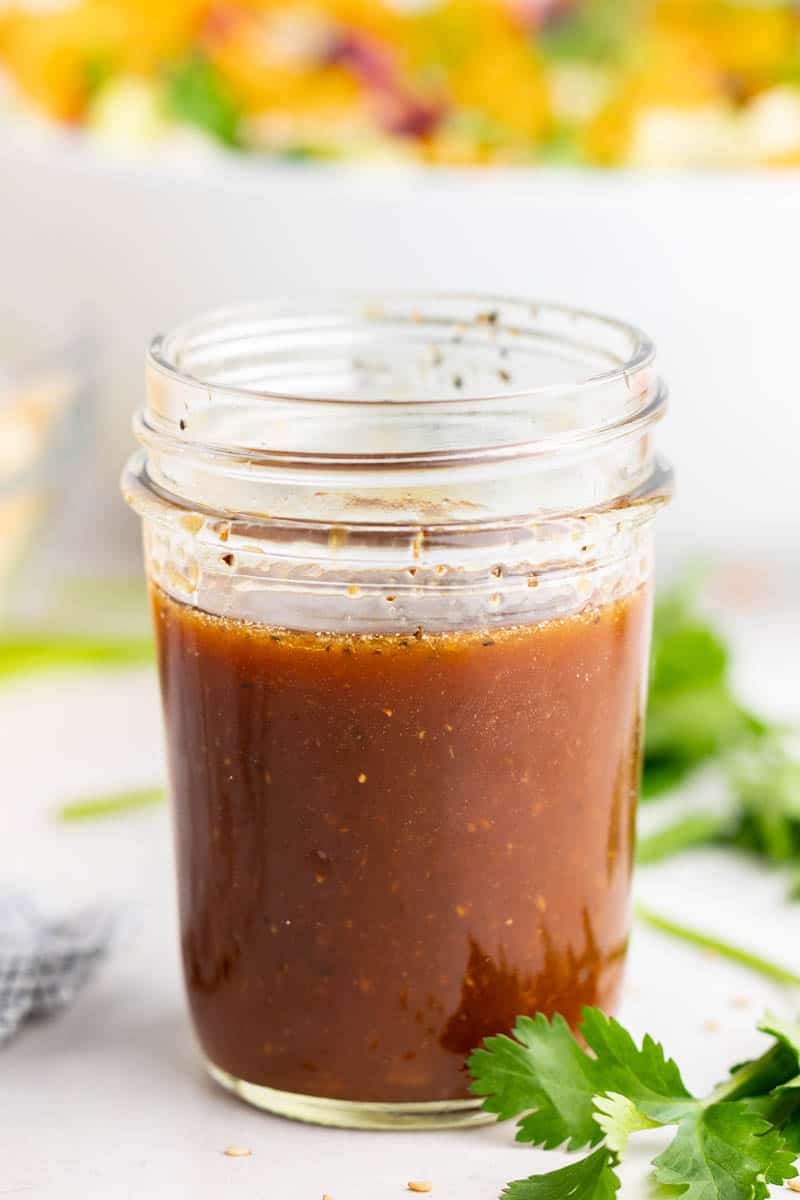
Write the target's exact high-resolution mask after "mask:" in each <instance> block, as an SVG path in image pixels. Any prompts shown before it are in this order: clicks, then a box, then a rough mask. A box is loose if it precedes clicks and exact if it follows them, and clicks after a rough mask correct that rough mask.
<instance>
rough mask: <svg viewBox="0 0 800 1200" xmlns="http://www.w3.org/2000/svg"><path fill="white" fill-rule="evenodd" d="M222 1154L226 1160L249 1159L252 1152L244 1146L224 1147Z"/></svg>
mask: <svg viewBox="0 0 800 1200" xmlns="http://www.w3.org/2000/svg"><path fill="white" fill-rule="evenodd" d="M222 1153H223V1154H225V1155H226V1156H227V1157H228V1158H249V1157H250V1155H251V1154H252V1153H253V1151H252V1150H248V1149H247V1147H246V1146H226V1147H225V1149H224V1150H223V1151H222Z"/></svg>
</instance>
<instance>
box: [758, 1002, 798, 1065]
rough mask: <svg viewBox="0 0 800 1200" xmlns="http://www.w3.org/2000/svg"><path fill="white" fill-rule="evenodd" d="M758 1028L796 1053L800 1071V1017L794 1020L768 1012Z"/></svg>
mask: <svg viewBox="0 0 800 1200" xmlns="http://www.w3.org/2000/svg"><path fill="white" fill-rule="evenodd" d="M758 1028H759V1029H760V1030H761V1032H762V1033H769V1034H770V1035H771V1036H772V1037H774V1038H777V1040H778V1041H779V1042H782V1043H783V1044H784V1046H788V1047H789V1049H790V1050H792V1051H794V1053H795V1054H796V1056H797V1063H798V1070H800V1017H798V1018H795V1019H794V1020H792V1019H786V1018H784V1017H778V1016H776V1015H775V1013H771V1012H768V1013H765V1014H764V1018H763V1020H762V1021H760V1022H759V1025H758Z"/></svg>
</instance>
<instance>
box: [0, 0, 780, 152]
mask: <svg viewBox="0 0 800 1200" xmlns="http://www.w3.org/2000/svg"><path fill="white" fill-rule="evenodd" d="M0 69H2V71H3V72H4V79H3V81H2V83H3V86H2V87H0V95H2V96H3V100H2V107H3V109H4V111H5V113H6V115H7V118H8V119H9V120H15V119H17V120H24V119H30V117H31V116H34V115H35V114H38V115H40V116H43V117H44V118H45V119H48V120H52V121H56V122H60V123H62V124H64V125H68V126H77V127H81V128H83V129H85V130H87V131H89V132H90V133H91V134H92V135H94V136H96V137H98V138H100V139H103V140H105V141H108V142H111V143H116V144H117V145H121V146H124V147H126V148H131V147H136V146H138V147H146V148H149V147H153V146H156V145H158V146H163V147H165V148H167V149H168V150H170V151H171V150H173V149H174V150H176V151H177V149H178V148H179V147H189V148H191V149H196V148H208V147H212V146H220V147H225V148H227V149H229V150H233V151H238V152H249V153H252V154H265V155H271V156H278V157H283V158H288V159H305V158H311V159H317V158H323V159H331V158H332V159H339V158H356V159H362V158H367V159H389V160H392V159H400V160H403V159H410V160H423V161H426V162H432V163H467V164H470V163H477V164H480V163H531V162H538V163H551V164H552V163H564V164H586V163H588V164H595V165H607V166H615V165H633V166H685V165H689V166H731V165H742V164H753V165H765V166H768V165H790V164H797V163H800V6H798V5H797V4H796V3H795V2H785V0H784V2H779V0H435V2H434V3H432V4H431V3H428V4H423V5H420V4H419V3H414V4H413V5H409V4H405V5H404V6H402V7H399V6H398V7H394V6H390V5H388V4H383V3H380V2H378V0H306V2H301V3H291V2H286V0H170V3H168V4H164V3H163V2H162V0H77V2H72V3H69V2H67V3H66V4H62V5H60V6H57V7H53V6H51V5H46V6H35V7H33V6H30V5H23V4H20V5H18V6H17V7H14V6H12V7H10V8H9V7H5V8H4V9H3V10H2V12H1V13H0Z"/></svg>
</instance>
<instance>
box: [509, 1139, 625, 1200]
mask: <svg viewBox="0 0 800 1200" xmlns="http://www.w3.org/2000/svg"><path fill="white" fill-rule="evenodd" d="M614 1162H615V1159H614V1155H613V1154H612V1153H611V1152H610V1151H609V1150H607V1149H606V1148H605V1146H601V1147H600V1149H599V1150H595V1151H594V1153H593V1154H589V1155H588V1156H587V1157H586V1158H582V1159H581V1160H580V1161H579V1162H576V1163H570V1165H569V1166H568V1167H562V1168H561V1169H560V1170H558V1171H550V1172H549V1174H547V1175H531V1176H530V1178H529V1179H517V1180H515V1182H514V1183H510V1184H509V1185H508V1187H507V1188H506V1189H505V1191H504V1192H503V1195H502V1197H501V1200H614V1197H615V1196H616V1194H617V1190H618V1189H619V1178H618V1176H617V1173H616V1171H615V1170H614Z"/></svg>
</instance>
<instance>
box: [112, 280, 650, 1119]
mask: <svg viewBox="0 0 800 1200" xmlns="http://www.w3.org/2000/svg"><path fill="white" fill-rule="evenodd" d="M652 364H653V348H652V346H651V344H650V343H649V341H648V340H647V338H645V337H644V336H643V335H642V334H641V333H639V332H638V331H637V330H635V329H633V328H630V327H628V326H625V325H622V324H620V323H618V322H615V321H612V320H608V319H605V318H603V317H599V316H595V315H592V314H586V313H582V312H575V311H571V310H568V309H565V308H560V307H557V306H552V305H544V304H530V303H528V302H524V301H519V300H508V299H504V298H492V297H474V296H425V295H423V296H418V297H400V298H398V297H392V296H388V297H381V296H369V297H366V298H360V299H352V298H348V299H342V300H332V301H318V302H316V304H315V303H311V302H308V303H303V302H292V301H289V302H285V303H280V302H276V303H273V304H268V305H264V306H259V307H251V308H244V309H239V310H233V311H227V312H222V313H219V314H215V315H212V316H209V317H206V318H203V319H200V320H198V321H196V322H193V323H190V324H188V325H186V326H184V327H183V328H180V329H178V330H177V331H176V332H174V333H172V334H170V335H168V336H165V337H159V338H157V339H156V341H155V342H154V344H153V346H152V349H151V353H150V358H149V362H148V372H147V404H146V407H145V409H144V411H143V412H142V413H141V414H140V416H139V417H138V418H137V423H136V431H137V435H138V438H139V440H140V442H141V443H142V445H143V449H142V450H141V451H140V452H139V453H138V454H137V455H136V456H135V457H134V458H133V459H132V460H131V462H130V463H129V465H128V468H127V470H126V473H125V476H124V483H123V486H124V491H125V493H126V495H127V498H128V499H129V501H130V503H131V504H132V505H133V507H134V508H135V509H136V511H137V512H139V513H140V514H141V515H142V517H143V519H144V541H145V554H146V560H147V570H148V574H149V578H150V582H151V589H152V604H153V614H154V620H155V628H156V634H157V639H158V648H159V664H160V672H161V686H162V693H163V702H164V713H165V720H166V727H167V744H168V753H169V765H170V775H171V789H172V797H173V807H174V818H175V836H176V846H177V866H178V885H179V902H180V926H181V941H182V950H183V960H184V970H185V977H186V986H187V990H188V995H189V1002H190V1005H191V1010H192V1015H193V1018H194V1024H195V1028H196V1030H197V1034H198V1036H199V1039H200V1043H201V1046H202V1048H203V1052H204V1055H205V1057H206V1060H207V1063H208V1068H209V1071H210V1072H211V1074H212V1075H213V1076H214V1077H215V1078H216V1079H217V1080H219V1081H220V1082H221V1083H223V1084H224V1085H225V1086H226V1087H228V1088H230V1089H231V1090H233V1091H235V1092H237V1093H238V1094H239V1095H240V1096H242V1097H243V1098H244V1099H246V1100H248V1101H250V1102H251V1103H254V1104H256V1105H259V1106H261V1107H263V1108H266V1109H270V1110H272V1111H273V1112H278V1113H282V1114H284V1115H286V1116H292V1117H297V1118H301V1119H305V1120H309V1121H317V1122H322V1123H326V1124H332V1125H352V1126H363V1127H372V1128H376V1127H400V1126H407V1127H408V1126H417V1127H419V1126H426V1125H439V1126H441V1125H454V1124H462V1123H469V1122H471V1121H475V1120H479V1119H480V1117H481V1114H480V1113H479V1112H478V1110H477V1106H478V1103H479V1102H478V1101H477V1100H475V1099H471V1098H469V1091H468V1079H467V1075H466V1072H465V1067H464V1060H465V1057H466V1055H467V1054H468V1053H469V1051H470V1050H471V1049H472V1048H473V1047H474V1046H476V1045H477V1044H478V1043H479V1042H480V1041H481V1039H482V1038H483V1037H484V1036H486V1035H489V1034H494V1033H497V1032H500V1031H503V1030H508V1029H509V1028H510V1026H511V1025H512V1024H513V1021H514V1019H515V1017H516V1016H517V1014H518V1013H534V1012H536V1011H544V1012H546V1013H553V1012H560V1013H563V1014H564V1016H565V1017H566V1018H567V1019H568V1020H569V1021H571V1022H573V1023H574V1022H575V1021H577V1019H578V1017H579V1013H580V1009H581V1006H582V1005H584V1004H593V1005H599V1006H600V1007H601V1008H604V1009H607V1010H608V1009H610V1008H613V1006H614V1004H615V1002H616V998H617V994H618V990H619V986H620V980H621V975H622V970H623V964H624V958H625V950H626V942H627V937H628V920H629V889H630V875H631V866H632V859H633V848H634V820H635V805H636V796H637V788H638V778H639V755H640V735H641V717H642V707H643V702H644V698H645V680H646V670H647V647H648V638H649V626H650V599H651V597H650V579H651V569H652V553H651V530H652V518H653V516H654V514H655V513H656V511H657V509H658V508H659V506H660V505H661V504H662V503H663V502H664V501H665V500H666V499H667V497H668V495H669V491H670V475H669V472H668V470H667V469H666V468H665V467H664V466H663V465H662V464H660V463H659V461H658V459H657V458H656V456H655V454H654V449H653V426H654V424H655V422H656V421H657V420H658V418H659V417H660V416H661V414H662V411H663V407H664V389H663V387H662V384H661V382H660V380H659V377H658V376H657V374H656V373H655V372H654V369H653V365H652Z"/></svg>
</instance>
